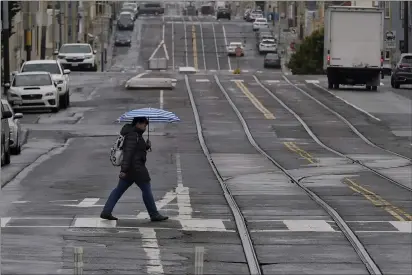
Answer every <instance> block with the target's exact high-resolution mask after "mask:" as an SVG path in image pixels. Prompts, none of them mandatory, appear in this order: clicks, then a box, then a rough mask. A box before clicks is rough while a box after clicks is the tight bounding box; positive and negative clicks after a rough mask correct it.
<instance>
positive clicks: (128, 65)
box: [106, 20, 142, 72]
mask: <svg viewBox="0 0 412 275" xmlns="http://www.w3.org/2000/svg"><path fill="white" fill-rule="evenodd" d="M116 32H119V33H120V32H124V33H129V34H130V36H131V45H130V47H127V46H123V47H121V46H114V50H113V57H112V63H111V66H110V68H107V69H106V71H113V72H117V71H119V72H120V71H122V72H124V71H136V70H137V69H138V68H139V66H141V64H139V62H141V61H140V54H139V53H140V47H141V43H142V21H139V20H136V21H135V24H134V29H133V31H120V30H116ZM114 37H116V36H114ZM114 42H115V41H112V43H114Z"/></svg>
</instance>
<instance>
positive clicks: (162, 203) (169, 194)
mask: <svg viewBox="0 0 412 275" xmlns="http://www.w3.org/2000/svg"><path fill="white" fill-rule="evenodd" d="M175 198H176V192H175V191H173V190H172V191H169V192H167V193H166V194H165V195H164V196H163V198H162V199H160V200H158V201H156V206H157V209H162V208H163V207H164V206H166V205H167V204H168V203H169V202H171V201H172V200H174V199H175ZM147 218H149V214H148V213H147V212H146V211H142V212H140V213H139V214H138V215H137V219H147Z"/></svg>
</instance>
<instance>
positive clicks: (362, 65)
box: [323, 6, 384, 91]
mask: <svg viewBox="0 0 412 275" xmlns="http://www.w3.org/2000/svg"><path fill="white" fill-rule="evenodd" d="M383 23H384V15H383V11H382V10H381V9H379V8H371V7H344V6H332V7H328V9H327V10H326V13H325V38H324V39H325V40H324V57H323V69H324V70H325V71H326V74H327V76H328V87H329V89H339V85H340V84H342V85H366V89H367V90H374V91H376V90H377V87H378V86H379V85H380V77H381V69H382V66H383V53H384V45H383V40H384V30H383Z"/></svg>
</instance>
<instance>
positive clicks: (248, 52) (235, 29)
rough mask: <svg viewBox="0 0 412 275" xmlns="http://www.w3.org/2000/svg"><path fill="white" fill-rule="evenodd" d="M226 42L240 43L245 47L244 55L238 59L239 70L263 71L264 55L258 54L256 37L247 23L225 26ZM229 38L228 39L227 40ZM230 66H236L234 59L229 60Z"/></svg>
mask: <svg viewBox="0 0 412 275" xmlns="http://www.w3.org/2000/svg"><path fill="white" fill-rule="evenodd" d="M225 29H226V33H227V37H228V42H229V43H230V42H242V43H244V46H245V55H244V56H243V57H241V58H239V59H238V61H239V65H240V69H241V70H248V71H254V70H263V59H264V55H263V54H262V55H261V54H259V51H258V49H257V48H256V36H255V33H254V32H253V30H252V25H251V24H250V23H247V22H243V21H242V22H239V24H237V25H235V24H225ZM229 37H230V38H229ZM231 59H232V60H231V62H232V65H237V64H236V62H237V60H236V57H232V58H231Z"/></svg>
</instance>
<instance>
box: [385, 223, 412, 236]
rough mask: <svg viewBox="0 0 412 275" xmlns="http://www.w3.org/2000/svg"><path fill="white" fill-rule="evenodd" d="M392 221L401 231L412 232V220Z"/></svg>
mask: <svg viewBox="0 0 412 275" xmlns="http://www.w3.org/2000/svg"><path fill="white" fill-rule="evenodd" d="M390 223H391V224H392V225H393V226H394V227H396V229H398V230H399V231H400V232H405V233H412V221H392V222H390Z"/></svg>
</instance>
